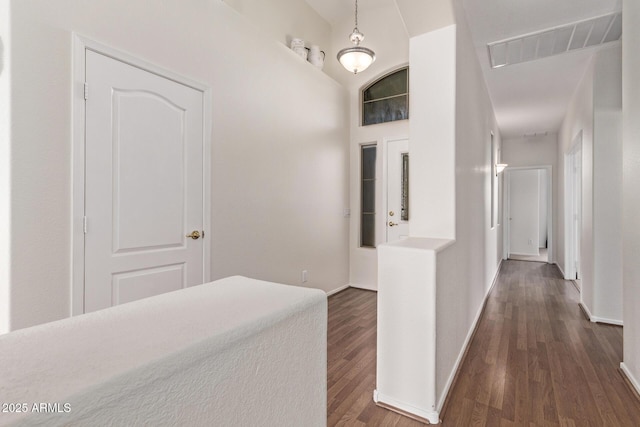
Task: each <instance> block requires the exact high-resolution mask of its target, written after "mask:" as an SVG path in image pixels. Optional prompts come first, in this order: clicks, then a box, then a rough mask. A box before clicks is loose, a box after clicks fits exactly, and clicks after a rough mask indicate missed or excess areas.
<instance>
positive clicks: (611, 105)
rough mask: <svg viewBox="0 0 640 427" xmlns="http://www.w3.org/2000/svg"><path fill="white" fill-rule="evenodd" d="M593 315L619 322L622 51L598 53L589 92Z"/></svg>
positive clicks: (619, 48)
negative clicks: (591, 150) (590, 118)
mask: <svg viewBox="0 0 640 427" xmlns="http://www.w3.org/2000/svg"><path fill="white" fill-rule="evenodd" d="M593 97H594V100H593V108H594V111H593V115H594V116H593V251H594V253H593V261H594V265H593V274H594V276H593V283H594V305H593V308H592V315H593V316H595V317H596V318H600V319H607V320H610V321H613V322H614V323H620V322H622V221H621V210H622V48H621V46H620V45H617V46H614V47H612V48H609V49H606V50H603V51H602V52H599V53H598V55H597V57H596V62H595V75H594V88H593Z"/></svg>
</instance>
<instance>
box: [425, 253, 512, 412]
mask: <svg viewBox="0 0 640 427" xmlns="http://www.w3.org/2000/svg"><path fill="white" fill-rule="evenodd" d="M502 261H503V260H502V259H501V260H500V264H498V268H497V269H496V274H495V276H494V277H493V282H492V283H491V286H490V287H489V289H488V290H487V292H486V294H485V295H484V300H483V301H482V304H481V305H480V309H479V310H478V312H477V313H476V316H475V318H474V319H473V323H472V324H471V328H470V329H469V332H468V333H467V336H466V338H465V339H464V343H463V344H462V349H461V350H460V353H459V354H458V357H457V359H456V362H455V363H454V364H453V369H452V370H451V373H450V374H449V378H447V383H446V384H445V386H444V389H443V390H442V393H441V394H440V399H438V405H437V410H438V413H439V412H440V411H442V406H443V405H444V402H445V400H446V398H447V395H448V394H449V389H450V388H451V386H452V385H453V380H454V379H455V377H456V374H457V373H458V369H460V364H461V363H462V359H463V358H464V355H465V354H466V352H467V348H468V347H469V345H470V344H471V338H473V334H474V333H475V331H476V327H477V326H478V322H479V321H480V317H482V313H483V312H484V308H485V307H486V305H487V300H488V299H489V295H490V294H491V291H492V290H493V288H494V287H495V286H496V282H497V281H498V276H499V275H500V269H501V268H502Z"/></svg>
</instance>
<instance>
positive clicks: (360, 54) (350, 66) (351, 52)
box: [338, 0, 376, 74]
mask: <svg viewBox="0 0 640 427" xmlns="http://www.w3.org/2000/svg"><path fill="white" fill-rule="evenodd" d="M363 39H364V34H362V33H361V32H360V31H358V0H356V26H355V28H354V29H353V32H352V33H351V35H350V36H349V40H351V43H353V44H354V46H353V47H348V48H346V49H342V50H341V51H340V52H338V61H340V63H341V64H342V66H343V67H344V68H346V69H347V71H351V72H352V73H353V74H358V73H359V72H361V71H364V70H366V69H367V68H368V67H369V65H371V64H372V63H373V61H375V60H376V54H375V52H374V51H372V50H371V49H367V48H366V47H362V46H360V42H361V41H362V40H363Z"/></svg>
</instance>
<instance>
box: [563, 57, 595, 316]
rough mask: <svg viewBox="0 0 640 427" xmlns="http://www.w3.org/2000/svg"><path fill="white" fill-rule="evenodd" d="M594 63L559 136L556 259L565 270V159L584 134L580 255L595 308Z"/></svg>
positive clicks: (585, 295) (584, 292) (586, 297)
mask: <svg viewBox="0 0 640 427" xmlns="http://www.w3.org/2000/svg"><path fill="white" fill-rule="evenodd" d="M593 78H594V66H593V62H592V63H590V65H589V67H588V68H587V70H586V71H585V74H584V76H583V77H582V79H581V80H580V83H579V84H578V87H577V88H576V91H575V93H574V95H573V98H572V100H571V102H570V104H569V106H568V108H567V115H566V116H565V119H564V121H563V122H562V126H561V128H560V132H559V133H558V181H557V183H556V184H557V188H558V203H557V205H556V206H557V208H556V209H557V218H558V223H557V224H558V228H557V230H558V233H556V236H557V242H558V245H557V248H558V250H557V251H556V260H557V264H558V266H559V267H560V268H561V269H562V270H563V271H564V270H565V265H566V264H565V262H566V261H565V224H564V207H565V200H564V198H565V191H564V174H565V171H564V157H565V155H566V154H567V153H568V152H569V151H570V150H571V148H572V144H573V142H574V140H575V138H576V136H577V135H578V134H579V133H580V131H582V232H581V237H580V240H581V244H580V248H581V249H580V252H581V258H582V263H581V265H582V268H581V270H582V287H581V292H580V298H581V302H582V304H584V305H585V306H587V307H589V308H591V307H593V268H592V267H593V226H592V224H593Z"/></svg>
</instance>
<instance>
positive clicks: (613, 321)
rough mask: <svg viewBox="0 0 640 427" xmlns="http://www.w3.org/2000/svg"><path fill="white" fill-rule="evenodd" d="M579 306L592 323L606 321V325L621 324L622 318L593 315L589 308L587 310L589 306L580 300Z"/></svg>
mask: <svg viewBox="0 0 640 427" xmlns="http://www.w3.org/2000/svg"><path fill="white" fill-rule="evenodd" d="M580 307H581V308H582V310H583V311H584V313H585V314H586V315H587V317H588V318H589V320H590V321H591V322H592V323H606V324H608V325H616V326H623V324H622V320H618V319H608V318H606V317H599V316H594V315H593V314H592V313H591V310H589V307H587V306H586V305H585V304H584V303H583V302H582V301H581V302H580Z"/></svg>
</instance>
